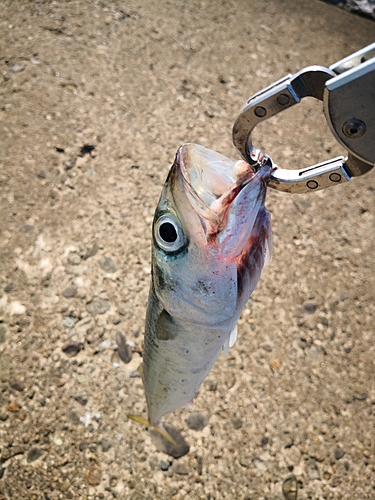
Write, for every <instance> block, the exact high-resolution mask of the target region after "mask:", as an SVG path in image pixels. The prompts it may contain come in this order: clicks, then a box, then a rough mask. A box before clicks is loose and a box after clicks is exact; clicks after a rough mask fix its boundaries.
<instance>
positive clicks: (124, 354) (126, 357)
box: [116, 332, 133, 364]
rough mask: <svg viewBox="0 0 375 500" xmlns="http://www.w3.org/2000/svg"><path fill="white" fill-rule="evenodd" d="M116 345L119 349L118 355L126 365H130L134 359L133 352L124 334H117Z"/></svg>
mask: <svg viewBox="0 0 375 500" xmlns="http://www.w3.org/2000/svg"><path fill="white" fill-rule="evenodd" d="M116 343H117V347H118V351H117V352H118V355H119V357H120V359H121V361H123V362H124V363H125V364H127V363H130V361H131V360H132V357H133V352H132V350H131V349H130V347H129V346H128V344H127V343H126V339H125V336H124V334H123V333H121V332H117V333H116Z"/></svg>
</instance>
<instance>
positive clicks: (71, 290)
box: [62, 285, 77, 299]
mask: <svg viewBox="0 0 375 500" xmlns="http://www.w3.org/2000/svg"><path fill="white" fill-rule="evenodd" d="M76 294H77V287H76V286H75V285H71V286H67V287H66V288H65V289H64V291H63V293H62V295H63V297H65V298H66V299H70V298H72V297H75V296H76Z"/></svg>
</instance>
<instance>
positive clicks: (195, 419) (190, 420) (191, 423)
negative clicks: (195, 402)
mask: <svg viewBox="0 0 375 500" xmlns="http://www.w3.org/2000/svg"><path fill="white" fill-rule="evenodd" d="M185 422H186V424H187V426H188V427H189V429H192V430H193V431H202V430H203V429H204V428H205V427H206V425H207V424H208V420H207V417H206V416H205V415H203V413H199V412H193V413H191V414H190V415H189V416H188V417H187V418H186V419H185Z"/></svg>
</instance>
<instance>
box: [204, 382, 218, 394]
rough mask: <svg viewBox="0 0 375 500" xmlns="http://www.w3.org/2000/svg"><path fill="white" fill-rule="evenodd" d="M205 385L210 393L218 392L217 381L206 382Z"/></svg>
mask: <svg viewBox="0 0 375 500" xmlns="http://www.w3.org/2000/svg"><path fill="white" fill-rule="evenodd" d="M204 385H205V386H206V388H207V390H208V391H212V392H215V391H216V390H217V382H216V380H205V382H204Z"/></svg>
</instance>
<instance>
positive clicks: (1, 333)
mask: <svg viewBox="0 0 375 500" xmlns="http://www.w3.org/2000/svg"><path fill="white" fill-rule="evenodd" d="M7 333H8V330H7V327H6V325H5V324H4V323H0V344H3V343H4V342H5V341H6V339H7Z"/></svg>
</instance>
